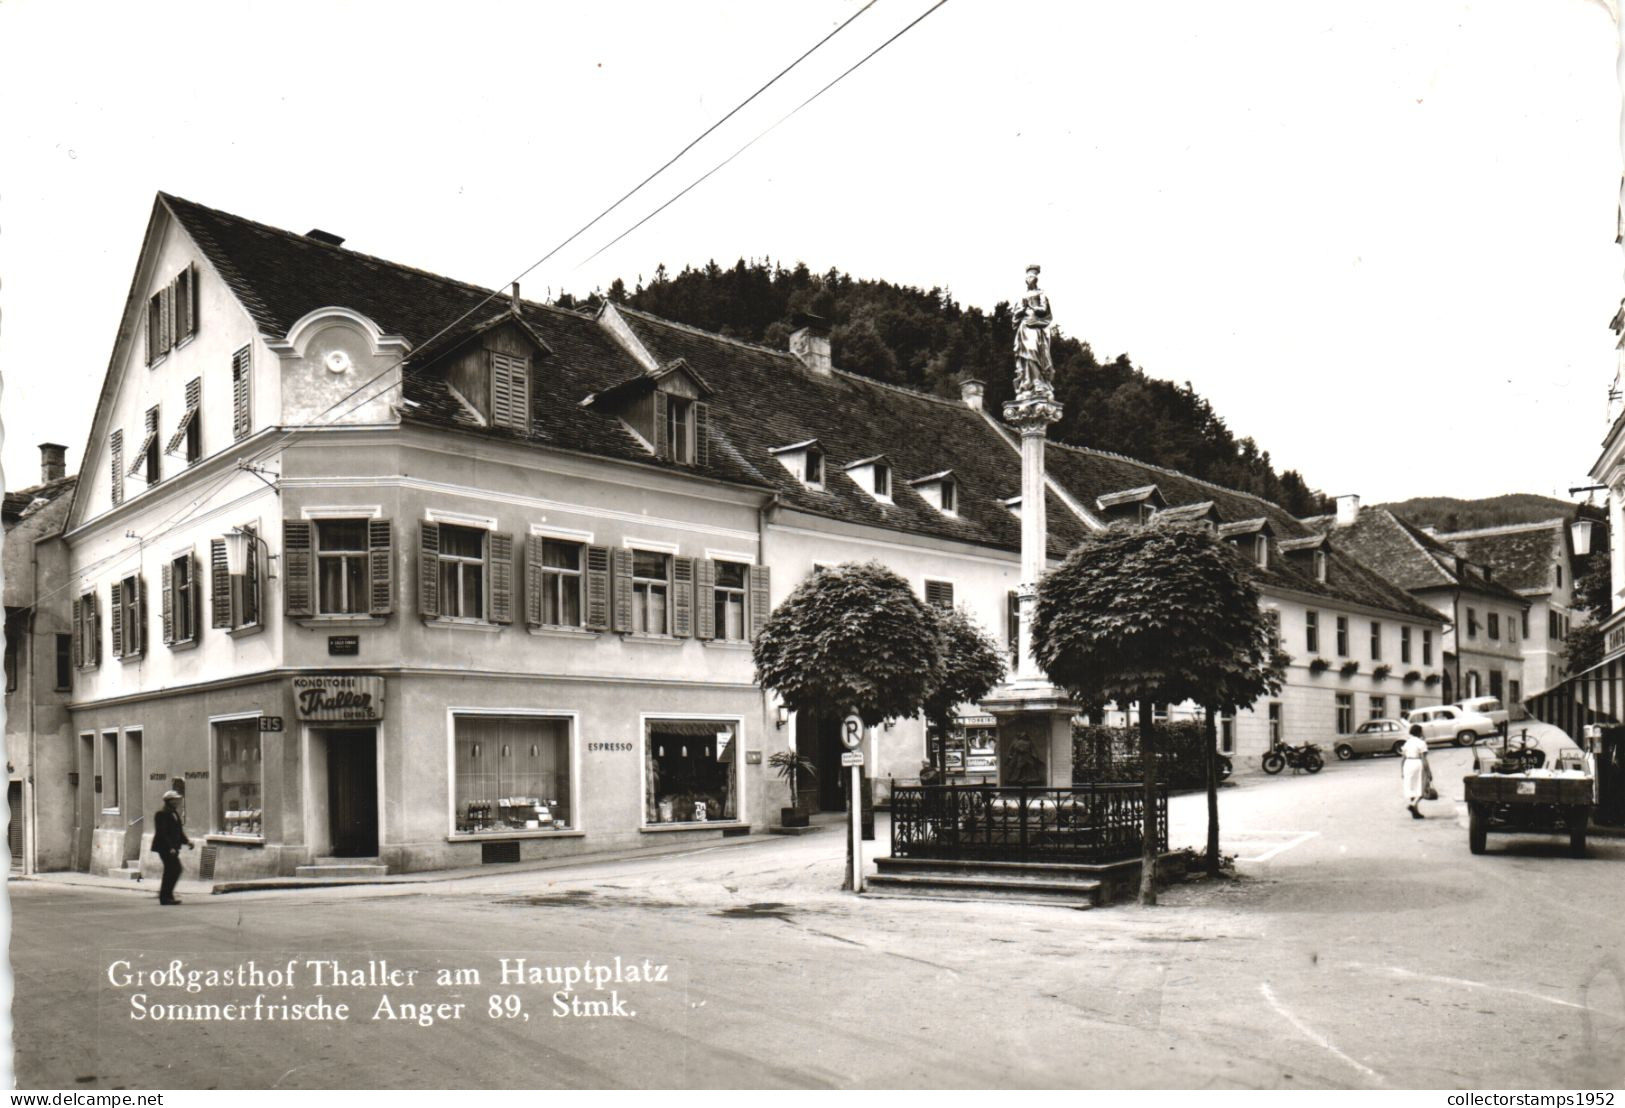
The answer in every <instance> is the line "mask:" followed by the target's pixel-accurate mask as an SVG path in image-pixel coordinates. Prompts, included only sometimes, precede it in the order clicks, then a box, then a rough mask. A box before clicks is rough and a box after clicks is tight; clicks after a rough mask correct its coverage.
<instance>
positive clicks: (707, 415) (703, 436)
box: [694, 403, 711, 466]
mask: <svg viewBox="0 0 1625 1108" xmlns="http://www.w3.org/2000/svg"><path fill="white" fill-rule="evenodd" d="M694 464H695V465H697V466H708V465H710V464H711V405H709V404H702V403H696V404H695V405H694Z"/></svg>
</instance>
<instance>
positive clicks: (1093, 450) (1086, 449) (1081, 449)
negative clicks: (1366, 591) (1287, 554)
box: [1049, 439, 1330, 523]
mask: <svg viewBox="0 0 1625 1108" xmlns="http://www.w3.org/2000/svg"><path fill="white" fill-rule="evenodd" d="M1049 442H1050V444H1051V445H1052V446H1059V447H1062V448H1063V449H1066V450H1075V451H1077V452H1078V453H1080V454H1094V455H1096V456H1098V457H1102V458H1116V459H1118V460H1119V461H1124V462H1132V463H1133V464H1134V465H1137V466H1145V467H1146V468H1147V469H1154V470H1156V471H1157V472H1158V473H1166V474H1168V475H1169V476H1172V477H1179V478H1182V479H1184V480H1186V481H1191V482H1193V483H1195V484H1198V485H1201V486H1203V487H1204V488H1209V489H1215V490H1217V491H1218V492H1226V493H1229V494H1230V495H1231V496H1242V497H1246V498H1247V499H1248V500H1256V501H1257V502H1258V503H1260V504H1263V505H1265V506H1266V507H1269V508H1274V509H1275V510H1276V511H1278V512H1286V514H1287V515H1288V516H1291V518H1292V520H1293V521H1294V522H1296V523H1302V522H1303V521H1302V520H1300V519H1298V517H1297V516H1293V515H1292V513H1291V512H1288V511H1287V510H1286V509H1285V508H1283V507H1281V505H1279V504H1277V503H1275V502H1274V501H1272V500H1266V499H1264V498H1263V497H1262V496H1259V495H1258V494H1257V493H1256V492H1243V491H1242V490H1241V489H1233V488H1230V487H1229V486H1228V485H1221V484H1219V483H1218V482H1216V481H1209V480H1208V479H1207V478H1205V477H1197V476H1195V475H1193V474H1189V473H1185V472H1184V471H1182V470H1177V469H1174V468H1172V467H1171V466H1165V465H1159V464H1158V463H1156V462H1148V461H1145V460H1144V459H1141V458H1131V457H1129V456H1128V455H1127V454H1119V453H1117V452H1116V451H1112V450H1102V449H1100V448H1099V447H1096V446H1078V445H1077V444H1075V443H1070V442H1062V441H1061V440H1060V439H1050V440H1049ZM1327 514H1330V513H1327ZM1308 518H1309V519H1315V518H1318V517H1316V516H1309V517H1308Z"/></svg>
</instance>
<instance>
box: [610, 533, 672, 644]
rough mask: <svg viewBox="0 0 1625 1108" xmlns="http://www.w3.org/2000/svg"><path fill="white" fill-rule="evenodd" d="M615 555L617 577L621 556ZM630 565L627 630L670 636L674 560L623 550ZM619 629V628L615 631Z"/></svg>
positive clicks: (646, 552)
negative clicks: (628, 623)
mask: <svg viewBox="0 0 1625 1108" xmlns="http://www.w3.org/2000/svg"><path fill="white" fill-rule="evenodd" d="M621 553H622V551H619V550H617V551H616V552H615V554H616V577H617V579H619V577H620V562H621V559H620V555H621ZM625 553H626V554H627V555H629V557H628V559H627V560H628V561H629V562H630V563H631V567H632V568H631V575H630V588H629V589H628V593H629V594H630V597H631V603H630V607H631V619H630V625H629V626H628V627H627V630H629V631H633V632H635V633H637V634H640V635H669V634H671V633H672V624H671V592H672V589H671V574H672V561H673V558H672V556H671V555H670V554H665V553H662V552H660V551H655V550H628V551H625ZM616 630H620V628H616Z"/></svg>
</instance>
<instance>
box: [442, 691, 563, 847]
mask: <svg viewBox="0 0 1625 1108" xmlns="http://www.w3.org/2000/svg"><path fill="white" fill-rule="evenodd" d="M452 727H453V744H454V753H455V763H456V768H455V776H454V777H453V780H452V814H453V830H454V831H455V832H456V833H457V834H459V835H486V834H491V835H511V834H513V833H514V832H516V831H567V830H569V829H570V828H571V826H572V821H573V819H574V814H575V813H574V805H573V803H572V798H571V793H570V721H569V720H567V719H559V718H555V717H545V716H483V715H478V716H477V715H468V716H455V717H453V721H452Z"/></svg>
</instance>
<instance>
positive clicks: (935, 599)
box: [925, 581, 954, 608]
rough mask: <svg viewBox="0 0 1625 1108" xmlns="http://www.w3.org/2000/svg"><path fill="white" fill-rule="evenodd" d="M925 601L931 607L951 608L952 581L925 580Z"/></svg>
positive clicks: (952, 597)
mask: <svg viewBox="0 0 1625 1108" xmlns="http://www.w3.org/2000/svg"><path fill="white" fill-rule="evenodd" d="M925 602H926V603H927V604H929V605H931V606H932V607H933V608H952V607H953V606H954V584H953V582H952V581H927V582H926V583H925Z"/></svg>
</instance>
